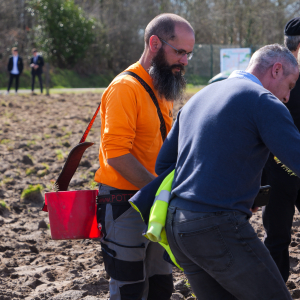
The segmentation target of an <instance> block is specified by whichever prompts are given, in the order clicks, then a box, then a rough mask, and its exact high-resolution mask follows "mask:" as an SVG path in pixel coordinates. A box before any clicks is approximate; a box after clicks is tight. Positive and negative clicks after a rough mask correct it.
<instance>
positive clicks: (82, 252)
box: [0, 93, 300, 300]
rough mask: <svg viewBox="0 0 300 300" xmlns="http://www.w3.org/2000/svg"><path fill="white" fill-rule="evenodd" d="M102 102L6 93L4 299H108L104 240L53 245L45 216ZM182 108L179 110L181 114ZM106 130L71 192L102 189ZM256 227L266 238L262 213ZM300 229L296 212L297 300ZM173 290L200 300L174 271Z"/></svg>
mask: <svg viewBox="0 0 300 300" xmlns="http://www.w3.org/2000/svg"><path fill="white" fill-rule="evenodd" d="M190 96H191V95H188V96H187V99H188V98H189V97H190ZM187 99H186V100H187ZM100 100H101V94H97V93H94V94H93V93H86V94H57V95H51V96H49V97H47V96H29V95H24V96H22V95H21V96H19V95H17V96H6V97H5V96H2V95H0V200H2V201H0V228H1V230H0V300H10V299H28V300H29V299H30V300H31V299H34V300H39V299H56V300H58V299H72V300H73V299H75V300H76V299H89V300H92V299H103V300H104V299H109V289H108V282H109V277H108V275H107V274H106V273H105V271H104V266H103V259H102V256H101V247H100V244H99V242H98V241H97V240H93V239H89V240H88V239H87V240H62V241H54V240H52V239H51V234H50V230H49V225H48V224H49V218H48V213H46V212H43V211H41V207H42V205H43V196H44V193H45V192H47V191H51V187H52V185H53V182H55V180H56V179H57V177H58V175H59V173H60V171H61V168H62V166H63V163H64V160H65V159H66V157H67V155H68V153H69V152H70V150H71V149H72V147H74V146H75V145H76V144H77V143H78V142H79V140H80V138H81V136H82V134H83V132H84V130H85V128H86V126H87V125H88V122H89V120H90V118H91V117H92V115H93V114H94V111H95V110H96V108H97V106H98V104H99V102H100ZM183 103H184V101H183V102H181V103H176V104H175V107H174V116H175V115H176V114H177V112H178V110H179V109H180V108H181V107H182V106H183ZM100 126H101V124H100V117H99V116H98V118H97V119H96V121H95V124H94V126H93V128H92V130H91V132H90V134H89V136H88V139H87V141H91V142H94V143H95V145H94V146H92V147H90V148H89V149H87V150H86V152H85V154H84V156H83V158H82V161H81V164H80V167H79V168H78V170H77V172H76V173H75V175H74V177H73V179H72V181H71V184H70V189H89V188H91V187H93V186H95V185H94V181H93V177H94V173H95V171H96V170H97V169H98V167H99V162H98V151H99V140H100ZM30 184H31V185H36V184H41V185H42V187H43V190H42V192H41V194H37V195H36V196H35V197H32V198H31V199H30V200H22V199H21V194H22V192H23V191H24V190H25V189H26V188H28V186H29V185H30ZM251 222H252V225H253V226H254V228H255V230H256V231H257V233H258V236H259V237H260V238H262V237H263V234H264V230H263V227H262V222H261V212H258V213H256V214H255V215H254V216H253V217H252V219H251ZM299 225H300V216H299V214H298V213H297V214H296V215H295V219H294V226H293V229H292V232H293V242H292V244H291V247H290V250H291V251H290V256H291V276H290V280H289V282H288V283H287V285H288V288H289V290H290V292H291V293H292V296H293V299H300V278H299V273H300V263H299V259H300V232H299V229H298V227H299ZM174 284H175V290H174V294H173V296H172V299H174V300H175V299H193V297H192V293H191V290H190V289H189V288H188V287H187V286H186V285H185V276H184V275H183V274H182V273H181V272H180V271H178V270H177V269H175V268H174Z"/></svg>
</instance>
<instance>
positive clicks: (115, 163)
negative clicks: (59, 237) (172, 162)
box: [95, 14, 195, 300]
mask: <svg viewBox="0 0 300 300" xmlns="http://www.w3.org/2000/svg"><path fill="white" fill-rule="evenodd" d="M144 40H145V49H144V52H143V54H142V56H141V58H140V60H139V61H138V62H137V63H135V64H133V65H131V66H130V67H129V68H127V69H126V70H125V72H126V73H124V72H123V74H122V73H121V74H120V75H119V76H117V77H116V78H115V79H114V80H113V81H112V83H111V84H110V85H109V87H108V88H107V89H106V91H105V93H104V94H103V96H102V103H101V109H100V112H101V122H102V126H101V144H100V151H99V161H100V168H99V169H98V171H97V172H96V174H95V180H96V181H97V182H99V183H100V184H99V194H98V197H97V202H98V209H97V218H98V223H99V225H100V226H101V228H102V234H103V235H102V238H101V247H102V253H103V260H104V264H105V270H106V271H107V273H108V274H109V276H110V277H111V280H110V299H112V300H120V299H130V300H134V299H136V300H139V299H149V300H150V299H153V300H154V299H155V300H159V299H162V300H163V299H169V298H170V297H171V294H172V290H173V282H172V268H171V265H169V264H168V263H167V262H165V261H164V260H163V253H164V249H163V248H162V247H161V246H160V245H158V244H157V243H152V242H150V241H149V240H147V239H146V238H145V237H143V236H142V233H143V230H144V223H143V221H142V219H141V217H140V215H139V214H138V213H137V212H136V211H135V210H134V209H133V208H131V206H130V204H129V203H128V199H129V198H130V196H132V195H133V194H134V193H135V192H137V191H138V190H139V189H141V188H142V187H144V186H145V185H146V184H148V183H149V182H151V181H152V180H153V179H154V178H155V177H156V174H155V170H154V168H155V161H156V157H157V155H158V152H159V150H160V148H161V146H162V144H163V140H164V139H165V136H166V134H167V133H168V132H169V131H170V129H171V126H172V109H173V101H174V100H178V99H180V98H181V97H182V94H183V90H184V88H185V80H184V78H183V73H184V67H185V66H186V65H187V64H188V60H189V59H190V58H191V57H192V51H193V47H194V43H195V35H194V31H193V28H192V27H191V25H190V24H189V23H188V22H187V21H186V20H185V19H183V18H181V17H179V16H177V15H174V14H161V15H159V16H157V17H156V18H154V19H153V20H152V21H151V22H150V23H149V24H148V26H147V28H146V30H145V36H144ZM141 79H142V80H141Z"/></svg>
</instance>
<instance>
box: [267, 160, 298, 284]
mask: <svg viewBox="0 0 300 300" xmlns="http://www.w3.org/2000/svg"><path fill="white" fill-rule="evenodd" d="M266 184H268V185H270V186H271V187H272V188H271V192H270V201H269V204H268V205H267V206H265V207H264V208H263V224H264V227H265V237H264V243H265V245H266V247H267V248H268V249H269V251H270V253H271V256H272V257H273V259H274V261H275V263H276V264H277V266H278V269H279V271H280V273H281V275H282V278H283V280H284V281H285V282H286V281H287V280H288V278H289V270H290V261H289V245H290V243H291V228H292V225H293V217H294V213H295V206H296V207H297V209H298V210H299V208H300V193H299V190H300V179H299V178H298V177H297V176H291V175H289V174H288V172H287V171H285V170H284V169H283V168H282V167H281V165H279V164H277V163H276V162H275V160H274V156H273V155H270V157H269V159H268V161H267V163H266V165H265V168H264V172H263V177H262V185H266Z"/></svg>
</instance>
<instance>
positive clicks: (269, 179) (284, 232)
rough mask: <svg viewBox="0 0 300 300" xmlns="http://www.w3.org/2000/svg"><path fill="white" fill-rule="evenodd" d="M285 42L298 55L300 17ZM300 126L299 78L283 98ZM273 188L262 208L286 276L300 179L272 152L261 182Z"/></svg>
mask: <svg viewBox="0 0 300 300" xmlns="http://www.w3.org/2000/svg"><path fill="white" fill-rule="evenodd" d="M284 35H285V38H284V44H285V46H286V47H287V48H288V49H289V50H290V51H291V52H292V53H293V55H294V57H295V58H296V59H297V57H298V52H299V49H300V18H294V19H292V20H290V21H289V22H288V23H287V24H286V26H285V29H284ZM283 102H284V104H285V105H286V107H287V108H288V109H289V111H290V113H291V115H292V117H293V120H294V123H295V125H296V127H297V128H298V130H300V79H298V80H297V82H296V86H295V87H294V88H293V89H292V91H291V95H290V99H289V101H283ZM265 184H268V185H270V186H271V187H272V188H271V193H270V200H269V204H268V205H267V206H265V207H264V208H263V224H264V228H265V237H264V244H265V245H266V247H267V248H268V249H269V251H270V254H271V256H272V258H273V259H274V261H275V263H276V265H277V267H278V269H279V271H280V273H281V275H282V278H283V280H284V281H285V282H286V281H287V280H288V278H289V272H290V258H289V245H290V243H291V229H292V225H293V217H294V214H295V207H297V209H298V211H300V193H299V191H300V179H299V177H297V176H291V175H290V174H289V173H288V172H286V170H284V169H283V168H282V166H281V165H280V164H277V163H276V162H275V160H274V155H273V154H272V153H271V154H270V156H269V159H268V161H267V163H266V165H265V168H264V173H263V177H262V185H265Z"/></svg>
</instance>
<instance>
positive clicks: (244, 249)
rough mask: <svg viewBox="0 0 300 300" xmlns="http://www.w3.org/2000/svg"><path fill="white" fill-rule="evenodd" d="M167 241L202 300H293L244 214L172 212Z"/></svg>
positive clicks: (171, 207) (168, 222)
mask: <svg viewBox="0 0 300 300" xmlns="http://www.w3.org/2000/svg"><path fill="white" fill-rule="evenodd" d="M166 234H167V239H168V242H169V245H170V248H171V250H172V253H173V254H174V256H175V258H176V261H177V262H178V264H179V265H180V266H181V267H182V268H183V269H184V273H185V275H186V276H187V279H188V281H189V283H190V284H191V287H192V289H193V291H194V293H195V295H196V297H197V299H199V300H292V297H291V295H290V293H289V291H288V290H287V287H286V285H285V283H284V281H283V279H282V277H281V275H280V272H279V270H278V268H277V266H276V264H275V262H274V260H273V259H272V257H271V255H270V252H269V251H268V249H267V248H266V247H265V246H264V244H263V243H262V242H261V241H260V239H259V238H258V236H257V234H256V232H255V231H254V229H253V227H252V226H251V225H250V223H249V216H247V215H246V214H245V213H242V212H239V211H219V212H209V213H206V212H197V211H189V210H185V209H181V208H178V207H174V206H172V202H171V203H170V206H169V208H168V215H167V221H166Z"/></svg>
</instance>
